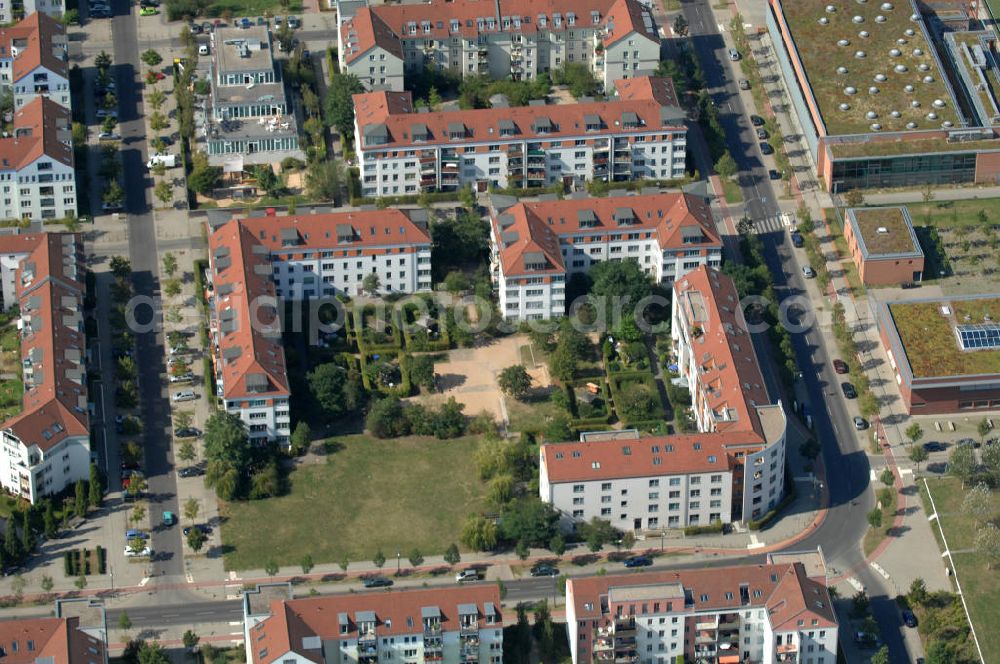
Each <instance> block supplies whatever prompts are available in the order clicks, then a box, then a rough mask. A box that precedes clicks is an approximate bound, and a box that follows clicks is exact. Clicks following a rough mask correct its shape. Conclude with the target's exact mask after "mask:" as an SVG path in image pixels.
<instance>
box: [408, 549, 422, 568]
mask: <svg viewBox="0 0 1000 664" xmlns="http://www.w3.org/2000/svg"><path fill="white" fill-rule="evenodd" d="M407 560H409V561H410V567H420V566H421V565H423V564H424V556H423V555H422V554H421V553H420V549H413V550H412V551H410V555H409V556H407Z"/></svg>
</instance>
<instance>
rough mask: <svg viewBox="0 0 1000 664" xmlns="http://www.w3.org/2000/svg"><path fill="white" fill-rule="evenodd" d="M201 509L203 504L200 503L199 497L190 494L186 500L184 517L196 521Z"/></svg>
mask: <svg viewBox="0 0 1000 664" xmlns="http://www.w3.org/2000/svg"><path fill="white" fill-rule="evenodd" d="M200 511H201V505H200V504H199V503H198V499H197V498H195V497H194V496H190V497H189V498H188V499H187V500H185V501H184V518H185V519H186V520H187V521H194V520H195V519H197V518H198V512H200Z"/></svg>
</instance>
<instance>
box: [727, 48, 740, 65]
mask: <svg viewBox="0 0 1000 664" xmlns="http://www.w3.org/2000/svg"><path fill="white" fill-rule="evenodd" d="M729 59H730V60H732V61H733V62H736V61H737V60H739V59H740V52H739V51H737V50H736V49H735V48H731V49H729Z"/></svg>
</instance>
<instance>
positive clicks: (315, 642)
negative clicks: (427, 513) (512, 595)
mask: <svg viewBox="0 0 1000 664" xmlns="http://www.w3.org/2000/svg"><path fill="white" fill-rule="evenodd" d="M243 620H244V643H245V644H246V651H247V652H246V655H247V662H248V663H250V664H273V663H274V662H281V663H282V664H285V663H287V662H296V664H309V663H314V664H378V662H380V661H381V662H395V661H403V662H408V661H424V662H442V663H443V664H500V662H502V661H503V615H502V613H501V612H500V591H499V589H498V588H497V586H496V585H494V584H482V585H471V586H450V587H436V588H430V589H406V590H390V591H377V592H362V593H351V594H350V595H327V596H320V597H308V598H301V599H291V587H290V586H289V585H288V584H268V585H260V586H258V587H257V589H256V590H251V591H248V592H246V593H244V595H243Z"/></svg>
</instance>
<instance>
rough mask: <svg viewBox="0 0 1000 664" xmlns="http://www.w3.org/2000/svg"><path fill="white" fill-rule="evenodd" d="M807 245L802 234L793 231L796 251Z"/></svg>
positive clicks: (793, 242)
mask: <svg viewBox="0 0 1000 664" xmlns="http://www.w3.org/2000/svg"><path fill="white" fill-rule="evenodd" d="M805 244H806V241H805V238H803V237H802V233H800V232H798V231H792V246H793V247H795V248H796V249H801V248H802V247H804V246H805Z"/></svg>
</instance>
